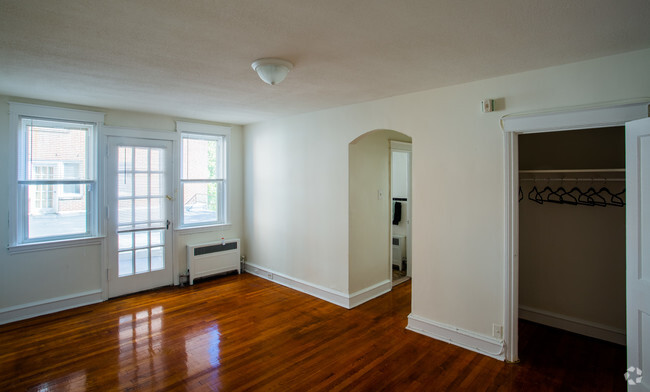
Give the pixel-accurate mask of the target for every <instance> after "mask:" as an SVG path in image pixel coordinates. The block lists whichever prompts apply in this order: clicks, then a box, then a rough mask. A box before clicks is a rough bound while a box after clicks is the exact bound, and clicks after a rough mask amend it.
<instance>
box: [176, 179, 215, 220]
mask: <svg viewBox="0 0 650 392" xmlns="http://www.w3.org/2000/svg"><path fill="white" fill-rule="evenodd" d="M181 187H182V195H183V201H184V202H183V224H186V225H192V224H198V223H219V222H220V219H219V218H220V217H219V200H220V194H221V189H222V188H223V187H222V186H221V183H220V182H219V183H217V182H214V183H182V184H181Z"/></svg>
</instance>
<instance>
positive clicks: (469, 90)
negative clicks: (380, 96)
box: [244, 50, 650, 336]
mask: <svg viewBox="0 0 650 392" xmlns="http://www.w3.org/2000/svg"><path fill="white" fill-rule="evenodd" d="M648 69H650V50H644V51H638V52H632V53H627V54H621V55H617V56H611V57H606V58H601V59H596V60H592V61H585V62H580V63H575V64H568V65H563V66H557V67H551V68H546V69H541V70H536V71H531V72H525V73H520V74H515V75H509V76H505V77H499V78H494V79H489V80H483V81H478V82H473V83H468V84H464V85H458V86H451V87H446V88H440V89H436V90H430V91H424V92H420V93H415V94H408V95H403V96H399V97H393V98H388V99H384V100H379V101H374V102H367V103H362V104H357V105H351V106H346V107H341V108H335V109H331V110H324V111H320V112H315V113H309V114H304V115H299V116H293V117H290V118H284V119H279V120H274V121H268V122H264V123H258V124H253V125H249V126H246V127H245V130H244V156H245V163H244V166H245V194H246V200H245V213H244V215H245V230H246V234H245V238H246V239H247V241H248V250H247V252H248V256H249V260H250V261H251V262H255V263H256V264H258V265H262V266H264V267H266V268H268V269H271V270H274V271H278V272H281V273H283V274H286V275H289V276H292V277H296V278H299V279H301V280H304V281H307V282H310V283H312V284H316V285H319V286H323V287H327V288H331V289H335V290H339V291H342V292H347V289H348V288H347V282H348V276H347V271H348V264H349V261H348V255H349V248H348V237H349V236H348V234H349V233H348V225H349V221H348V212H349V209H348V189H349V185H348V169H349V168H348V143H350V142H351V141H352V140H354V139H355V138H357V137H358V136H359V135H362V134H364V133H366V132H368V131H370V130H374V129H392V130H395V131H398V132H402V133H405V134H407V135H409V136H411V137H412V138H413V162H412V165H413V166H412V176H413V177H412V178H413V185H412V189H413V203H412V212H413V216H412V219H413V225H412V231H413V301H412V312H413V314H414V315H417V316H419V317H422V318H425V319H428V320H432V321H435V322H437V323H442V324H446V325H450V326H453V327H455V328H462V329H465V330H469V331H473V332H475V333H477V334H479V335H484V336H491V334H492V324H493V323H495V324H501V325H503V323H504V274H505V265H506V260H505V253H504V248H505V238H504V237H505V223H504V221H505V214H504V204H505V202H504V200H505V196H504V194H505V184H504V148H503V146H504V134H503V131H502V130H501V128H500V126H499V119H500V117H501V116H503V115H505V114H508V113H519V112H527V111H538V110H542V109H552V108H558V107H566V106H574V105H585V104H591V103H600V102H606V101H616V100H625V99H630V98H638V97H644V96H647V95H649V92H650V74H648V72H647V70H648ZM484 98H504V100H503V101H504V102H505V109H504V108H499V107H497V109H498V111H497V112H494V113H486V114H484V113H481V111H480V101H481V100H482V99H484Z"/></svg>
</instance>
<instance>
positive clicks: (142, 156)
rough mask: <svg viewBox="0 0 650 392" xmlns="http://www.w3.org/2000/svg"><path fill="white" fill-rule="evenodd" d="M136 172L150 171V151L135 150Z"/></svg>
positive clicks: (144, 149) (146, 149) (143, 149)
mask: <svg viewBox="0 0 650 392" xmlns="http://www.w3.org/2000/svg"><path fill="white" fill-rule="evenodd" d="M135 171H149V149H148V148H136V149H135Z"/></svg>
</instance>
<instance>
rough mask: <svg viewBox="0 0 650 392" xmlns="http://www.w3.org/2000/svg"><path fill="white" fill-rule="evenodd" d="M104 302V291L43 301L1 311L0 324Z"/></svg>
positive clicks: (87, 292)
mask: <svg viewBox="0 0 650 392" xmlns="http://www.w3.org/2000/svg"><path fill="white" fill-rule="evenodd" d="M102 301H103V299H102V291H101V290H92V291H86V292H83V293H77V294H70V295H65V296H62V297H57V298H51V299H46V300H43V301H35V302H30V303H27V304H23V305H16V306H10V307H7V308H3V309H0V324H7V323H10V322H13V321H19V320H24V319H28V318H32V317H37V316H42V315H44V314H49V313H54V312H59V311H61V310H66V309H72V308H76V307H79V306H84V305H90V304H95V303H98V302H102Z"/></svg>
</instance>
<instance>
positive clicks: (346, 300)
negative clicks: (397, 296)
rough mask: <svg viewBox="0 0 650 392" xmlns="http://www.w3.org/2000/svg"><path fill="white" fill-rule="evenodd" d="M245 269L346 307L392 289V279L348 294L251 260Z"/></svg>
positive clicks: (356, 304)
mask: <svg viewBox="0 0 650 392" xmlns="http://www.w3.org/2000/svg"><path fill="white" fill-rule="evenodd" d="M244 271H246V272H248V273H249V274H251V275H255V276H259V277H260V278H263V279H266V280H270V281H272V282H275V283H278V284H281V285H283V286H286V287H289V288H291V289H294V290H298V291H301V292H303V293H305V294H309V295H311V296H314V297H316V298H320V299H322V300H324V301H327V302H330V303H333V304H334V305H338V306H341V307H343V308H346V309H352V308H353V307H355V306H358V305H361V304H362V303H364V302H367V301H370V300H371V299H373V298H376V297H379V296H380V295H383V294H386V293H387V292H389V291H391V289H392V287H391V284H390V280H385V281H383V282H379V283H377V284H375V285H373V286H370V287H368V288H365V289H363V290H359V291H357V292H354V293H352V294H349V295H348V294H345V293H342V292H340V291H336V290H332V289H328V288H326V287H322V286H319V285H316V284H313V283H310V282H306V281H304V280H301V279H297V278H293V277H291V276H287V275H284V274H281V273H278V272H275V271H273V270H270V269H268V268H265V267H260V266H259V265H256V264H253V263H250V262H246V264H245V265H244Z"/></svg>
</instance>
